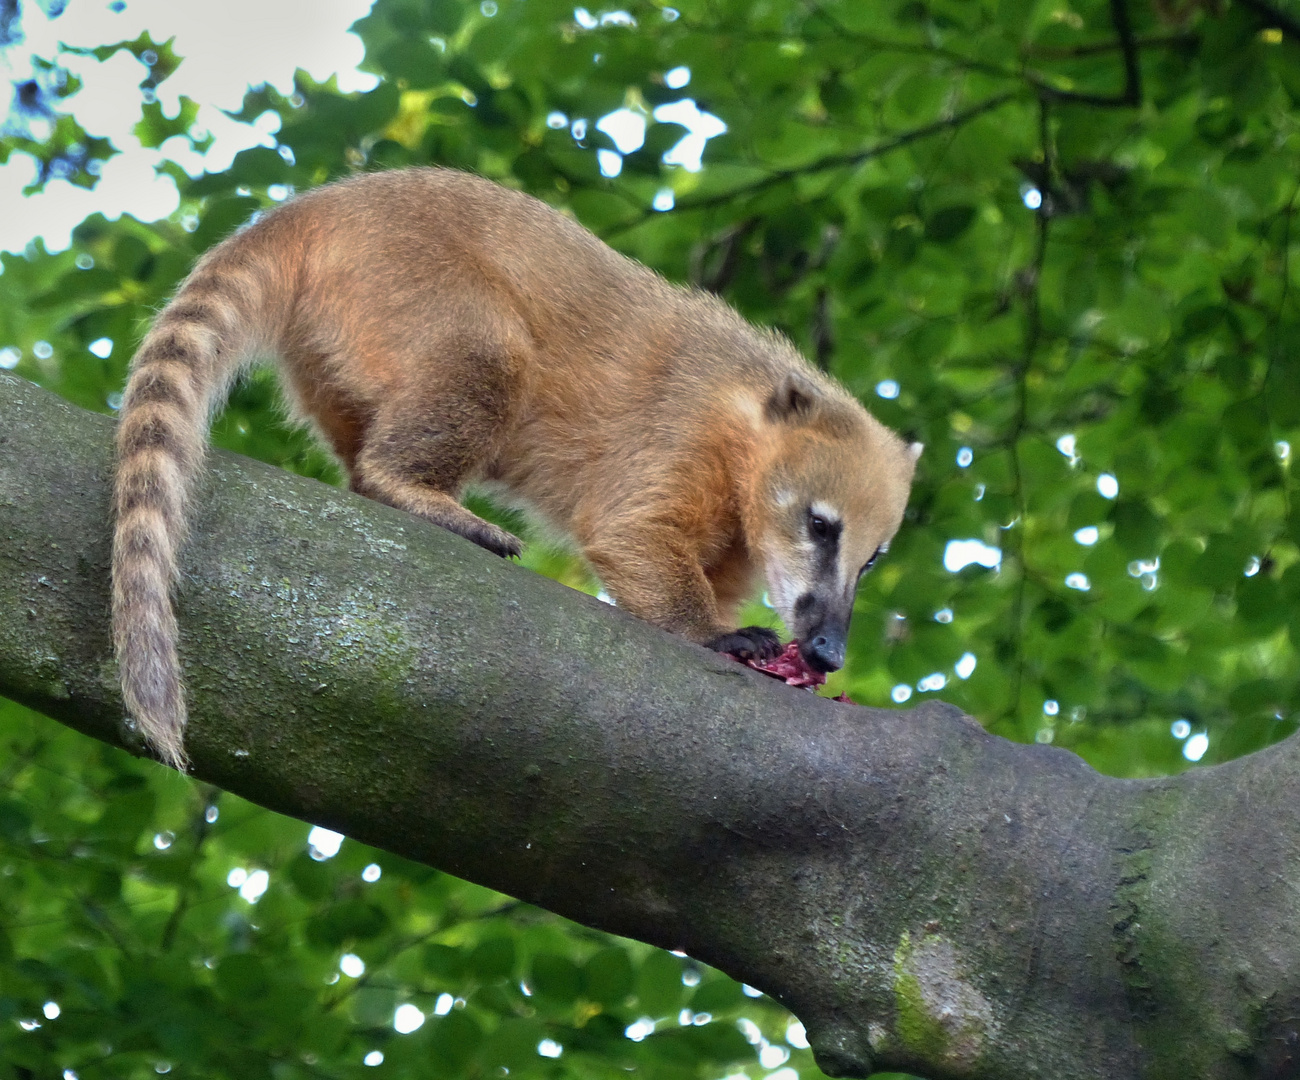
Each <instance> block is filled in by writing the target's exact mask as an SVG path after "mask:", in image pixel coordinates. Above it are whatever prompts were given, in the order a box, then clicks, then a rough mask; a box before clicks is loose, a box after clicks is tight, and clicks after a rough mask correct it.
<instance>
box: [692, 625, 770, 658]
mask: <svg viewBox="0 0 1300 1080" xmlns="http://www.w3.org/2000/svg"><path fill="white" fill-rule="evenodd" d="M705 645H706V646H707V647H708V648H710V649H712V650H713V651H714V652H720V653H728V654H730V655H731V656H734V657H736V658H737V659H738V660H771V659H772V657H774V656H779V655H780V653H781V650H782V647H783V646H782V645H781V639H780V638H779V637H777V636H776V633H775V632H774V631H772V630H769V629H768V628H767V627H766V626H742V627H741V628H740V629H739V630H733V631H731V633H729V634H719V635H718V636H717V637H715V638H714V639H713V640H712V641H708V642H705Z"/></svg>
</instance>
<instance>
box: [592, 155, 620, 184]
mask: <svg viewBox="0 0 1300 1080" xmlns="http://www.w3.org/2000/svg"><path fill="white" fill-rule="evenodd" d="M596 163H597V164H598V165H599V166H600V175H601V176H609V177H613V176H617V175H618V174H619V173H621V172H622V171H623V155H622V154H619V153H617V152H615V151H613V150H597V151H596Z"/></svg>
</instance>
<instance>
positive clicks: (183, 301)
mask: <svg viewBox="0 0 1300 1080" xmlns="http://www.w3.org/2000/svg"><path fill="white" fill-rule="evenodd" d="M246 240H247V235H246V234H240V235H237V236H235V237H232V238H231V239H229V240H227V241H226V242H225V243H223V244H221V245H220V246H219V247H218V248H216V249H214V250H213V251H212V252H210V253H209V254H208V255H207V256H205V257H204V258H203V259H202V260H201V261H200V262H199V264H198V266H197V267H196V268H195V270H194V272H193V273H192V274H191V275H190V276H189V278H187V279H186V281H185V282H184V283H183V284H182V285H181V287H180V289H179V290H178V291H177V293H176V296H175V297H174V298H173V299H172V301H171V303H169V304H168V305H167V307H166V308H164V309H163V311H162V313H161V314H160V315H159V316H158V317H157V319H156V320H155V321H154V324H153V326H152V328H151V329H150V330H149V333H148V334H147V335H146V336H145V339H144V341H143V343H142V344H141V346H140V349H139V351H138V352H137V353H136V354H135V358H134V359H133V360H132V362H131V373H130V377H129V378H128V380H127V384H126V389H125V391H124V393H123V395H122V408H121V412H120V420H119V422H118V428H117V475H116V479H115V483H114V491H113V514H114V533H113V565H112V575H113V646H114V650H115V652H116V655H117V664H118V672H119V676H120V679H121V684H122V697H123V700H124V702H125V705H126V711H127V715H128V717H130V719H131V720H132V721H134V723H135V726H136V729H137V730H138V731H139V733H140V734H141V735H142V736H143V738H144V740H145V742H146V744H147V745H148V746H149V747H150V748H151V749H152V750H153V751H154V753H156V754H157V756H158V757H159V758H160V759H161V760H162V761H163V762H165V763H166V764H168V765H170V766H172V767H173V768H175V769H179V770H181V771H182V772H184V771H185V769H186V767H187V765H188V758H187V756H186V753H185V743H184V732H185V719H186V709H185V692H184V687H183V684H182V679H181V667H180V660H179V657H178V655H177V626H176V615H175V612H174V611H173V609H172V602H171V591H172V588H173V586H174V585H175V583H176V581H177V577H178V553H179V549H180V546H181V544H182V542H183V541H184V539H185V534H186V525H187V523H186V516H187V509H188V502H189V496H190V489H191V487H192V486H193V482H194V478H195V476H196V475H197V473H198V471H199V469H200V467H201V466H202V463H203V456H204V450H205V447H206V445H207V431H208V422H209V418H210V416H211V414H212V412H213V411H214V410H215V409H216V408H218V407H219V406H220V405H221V403H222V402H223V401H224V398H225V392H226V388H227V387H228V386H229V384H230V382H231V380H232V379H233V378H234V376H235V375H236V374H237V373H238V371H239V369H240V367H241V366H242V365H243V364H244V363H246V362H247V361H248V360H249V359H251V357H252V354H254V352H255V350H256V349H257V348H258V347H259V345H261V344H263V342H262V341H260V340H259V337H260V335H259V333H258V331H259V329H261V330H263V331H264V330H265V329H266V320H265V319H264V318H263V312H264V311H265V310H266V308H267V302H268V296H267V293H268V291H269V283H270V281H271V280H273V279H272V278H271V277H270V276H269V274H267V273H263V272H262V269H263V268H262V267H260V266H259V265H257V264H258V262H259V261H260V260H254V259H250V258H248V254H249V253H247V252H246V250H243V249H246V247H247V246H248V245H247V244H246V243H243V242H242V241H246ZM266 269H267V270H269V269H270V268H269V267H267V268H266Z"/></svg>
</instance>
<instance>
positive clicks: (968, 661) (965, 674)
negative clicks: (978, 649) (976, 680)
mask: <svg viewBox="0 0 1300 1080" xmlns="http://www.w3.org/2000/svg"><path fill="white" fill-rule="evenodd" d="M976 663H977V661H976V659H975V654H974V653H969V652H968V653H962V654H961V659H960V660H958V661H957V664H956V666H955V667H954V668H953V670H954V671H955V672H956V673H957V678H959V679H969V678H970V677H971V676H972V675H974V674H975V664H976Z"/></svg>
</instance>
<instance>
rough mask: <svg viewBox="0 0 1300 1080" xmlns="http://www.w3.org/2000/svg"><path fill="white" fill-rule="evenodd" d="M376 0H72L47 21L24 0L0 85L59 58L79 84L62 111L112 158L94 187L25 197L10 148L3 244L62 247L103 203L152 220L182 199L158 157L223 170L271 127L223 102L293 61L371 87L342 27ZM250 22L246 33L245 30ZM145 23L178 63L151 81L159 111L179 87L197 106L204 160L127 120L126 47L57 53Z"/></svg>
mask: <svg viewBox="0 0 1300 1080" xmlns="http://www.w3.org/2000/svg"><path fill="white" fill-rule="evenodd" d="M372 2H373V0H223V2H222V3H220V4H193V3H177V2H176V0H128V3H127V5H126V7H125V9H124V10H122V11H121V12H114V11H110V10H109V8H108V6H107V4H105V3H103V2H96V0H79V2H78V3H76V4H74V5H72V7H71V8H70V10H69V12H68V13H67V14H65V15H64V16H62V17H61V18H58V19H47V18H46V17H45V15H44V14H43V13H42V11H41V10H40V8H39V6H38V5H36V4H24V5H23V20H22V28H23V32H24V34H25V35H26V40H25V41H24V42H23V43H22V44H20V45H17V46H15V47H13V48H11V49H10V50H8V57H7V62H0V76H3V77H4V78H5V80H6V81H10V80H14V79H22V78H25V77H26V75H27V73H28V71H29V70H30V68H29V66H28V65H29V57H30V56H32V55H36V56H40V57H44V58H46V59H55V58H57V59H58V60H59V62H60V63H62V64H63V65H64V66H65V67H67V68H68V70H69V71H72V72H73V73H74V74H76V75H77V76H78V77H80V78H81V79H82V80H83V83H84V85H83V87H82V89H81V90H80V91H79V92H78V93H77V94H75V95H73V96H72V97H70V98H68V99H67V100H66V101H65V102H64V103H63V105H62V108H64V109H67V110H69V111H71V112H72V114H73V115H74V116H76V117H77V119H78V120H79V121H80V122H81V124H82V126H83V127H85V128H86V130H87V131H88V132H89V133H90V134H91V135H96V136H101V137H104V138H108V139H111V140H112V143H113V145H114V146H115V147H116V148H117V149H118V150H120V151H122V152H121V153H120V154H118V155H116V156H115V157H113V158H111V159H110V160H109V161H107V162H105V164H104V171H103V174H102V176H101V178H100V181H99V183H98V184H97V185H96V187H95V189H94V190H93V191H86V190H84V189H82V188H78V187H73V186H72V185H70V184H68V183H66V182H64V181H62V180H55V181H52V182H51V183H49V184H48V185H47V187H46V190H45V191H44V192H42V193H40V194H38V195H33V196H31V197H28V198H26V199H24V197H23V195H22V189H23V187H24V186H25V185H26V184H29V183H31V182H32V180H34V179H35V176H36V166H35V163H34V162H33V160H32V159H31V158H30V157H28V155H26V154H15V155H13V157H12V158H10V160H9V162H8V164H6V165H3V166H0V249H4V250H8V251H22V250H23V248H24V247H25V246H26V244H27V243H28V241H30V240H32V239H33V238H34V237H37V236H43V237H44V238H45V243H46V245H47V247H49V248H50V249H51V250H56V251H57V250H62V249H64V248H66V247H67V246H68V244H69V243H70V240H71V232H72V229H73V227H74V226H76V225H78V224H80V223H81V221H82V220H83V219H85V218H86V217H87V216H89V215H90V214H92V213H94V212H96V211H101V212H103V213H104V214H105V216H107V217H109V218H116V217H118V216H119V215H120V214H122V213H129V214H132V215H133V216H135V217H137V218H140V219H141V220H143V221H156V220H157V219H159V218H162V217H166V216H167V215H169V214H171V213H173V212H174V211H175V210H176V208H177V206H178V205H179V199H178V196H177V193H176V187H175V185H174V184H173V183H172V182H171V180H169V179H166V178H159V177H158V176H156V175H155V173H154V166H155V165H157V164H158V163H159V162H160V161H162V160H163V159H165V158H169V159H171V160H174V161H177V162H178V163H179V164H181V165H182V166H183V167H184V168H185V169H186V170H187V171H189V172H191V173H194V172H197V171H200V170H201V169H204V168H206V169H207V170H208V171H212V172H218V171H221V170H224V169H226V168H228V167H229V165H230V162H231V160H232V159H233V158H234V156H235V154H236V153H238V152H239V151H240V150H244V149H247V148H248V147H250V146H257V145H271V144H272V143H273V140H272V139H271V137H270V136H271V134H272V132H271V130H268V127H267V125H266V124H263V125H261V126H260V127H257V126H251V125H248V124H240V123H237V122H236V121H234V120H231V119H230V118H229V117H228V116H225V115H224V114H223V113H222V112H221V111H220V110H221V109H232V110H233V109H238V108H239V107H240V105H241V103H242V101H243V95H244V91H245V90H246V89H247V88H248V87H249V86H250V85H256V84H260V83H263V82H269V83H272V84H273V85H274V86H275V87H276V88H277V89H279V90H280V91H281V92H282V93H289V92H290V91H292V89H293V73H294V70H295V69H296V68H299V67H301V68H303V69H305V70H306V71H307V72H308V73H309V74H310V75H311V76H312V77H313V78H314V79H317V80H318V81H323V80H324V79H327V78H328V77H329V76H330V75H332V74H335V73H337V74H338V76H339V86H340V88H341V89H343V90H349V91H350V90H369V89H371V88H373V87H374V86H375V85H376V81H377V80H376V79H375V78H374V76H372V75H367V74H365V73H363V72H359V71H357V70H356V66H357V64H358V63H360V62H361V59H362V56H363V48H362V45H361V40H360V39H359V38H357V37H356V36H355V35H353V34H349V33H348V27H349V26H351V25H352V23H353V22H355V21H356V20H357V19H359V18H361V17H362V16H363V15H365V14H366V13H367V12H369V10H370V6H371V3H372ZM250 26H251V27H256V28H257V32H256V33H249V32H248V31H247V28H248V27H250ZM145 30H148V31H149V33H150V34H151V35H152V36H153V40H155V41H158V42H163V41H166V40H167V39H168V38H170V37H172V36H175V38H176V40H175V42H173V45H172V47H173V49H175V51H176V53H177V55H178V56H181V57H184V60H183V62H182V63H181V65H180V67H179V68H178V69H177V71H176V73H175V74H174V75H172V77H171V78H169V79H167V80H166V81H165V82H163V83H162V84H161V85H160V86H159V87H158V100H159V102H160V103H161V105H162V107H163V112H164V114H166V115H167V116H173V117H174V116H175V115H176V112H177V110H178V109H179V107H180V95H182V94H184V95H186V96H187V97H190V98H192V99H193V100H194V101H196V102H198V103H199V106H200V109H199V118H198V125H197V126H198V127H199V128H201V129H204V130H207V131H210V132H211V133H212V135H213V136H214V138H215V142H214V143H213V145H212V148H211V149H210V150H209V151H208V152H207V154H206V155H205V156H203V157H200V156H199V155H197V154H195V153H194V152H193V151H192V150H191V149H190V148H189V143H188V140H185V139H182V138H180V137H176V138H173V139H169V140H168V141H167V142H166V143H165V144H164V145H163V147H162V148H161V149H160V150H146V149H144V148H143V147H141V146H140V143H139V141H138V140H137V139H136V137H135V135H134V134H133V132H132V130H131V129H132V128H133V127H134V126H135V124H136V123H137V122H138V121H139V119H140V89H139V83H140V81H141V80H142V79H143V78H144V77H145V75H146V74H147V69H146V68H145V67H144V65H143V64H141V63H140V62H139V61H138V60H136V59H135V57H134V56H132V55H131V54H130V53H129V52H126V51H125V50H124V51H121V52H118V53H117V54H116V55H114V56H113V57H112V58H110V59H109V60H108V61H106V62H104V63H100V62H99V61H98V60H96V59H95V58H94V57H92V56H62V57H57V53H58V43H59V42H60V41H62V42H65V43H66V44H68V45H72V46H98V45H104V44H106V43H113V42H118V41H124V40H131V39H133V38H136V37H138V36H139V35H140V34H141V33H142V32H143V31H145Z"/></svg>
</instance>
